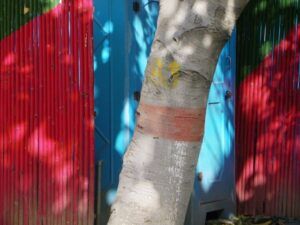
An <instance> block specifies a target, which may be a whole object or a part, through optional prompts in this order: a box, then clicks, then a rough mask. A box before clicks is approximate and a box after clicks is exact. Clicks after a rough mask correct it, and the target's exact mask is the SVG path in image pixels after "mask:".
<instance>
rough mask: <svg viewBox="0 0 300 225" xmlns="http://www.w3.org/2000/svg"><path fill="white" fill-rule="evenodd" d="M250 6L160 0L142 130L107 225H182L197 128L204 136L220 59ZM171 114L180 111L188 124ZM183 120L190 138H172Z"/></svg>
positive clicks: (235, 1) (227, 0)
mask: <svg viewBox="0 0 300 225" xmlns="http://www.w3.org/2000/svg"><path fill="white" fill-rule="evenodd" d="M246 4H247V0H160V14H159V19H158V28H157V32H156V35H155V40H154V42H153V46H152V51H151V55H150V58H149V60H148V65H147V69H146V80H145V82H144V86H143V89H142V97H141V105H140V107H139V109H138V124H137V127H136V130H135V133H134V137H133V140H132V142H131V144H130V146H129V148H128V150H127V152H126V154H125V156H124V164H123V170H122V173H121V175H120V184H119V188H118V192H117V199H116V202H115V203H114V205H113V207H112V214H111V217H110V220H109V223H108V224H110V225H142V224H153V225H177V224H178V225H182V224H183V223H184V219H185V214H186V210H187V206H188V202H189V197H190V194H191V192H192V189H193V181H194V170H195V166H196V163H197V159H198V154H199V149H200V142H201V141H202V140H201V136H202V135H201V134H199V138H197V137H196V136H193V130H195V131H196V130H197V131H198V130H199V127H200V128H201V129H200V133H201V130H202V132H203V120H204V114H203V113H201V112H204V111H205V107H206V100H207V96H208V91H209V87H210V84H211V81H212V76H213V74H214V70H215V67H216V63H217V59H218V56H219V54H220V51H221V50H222V48H223V46H224V44H225V43H226V41H227V40H228V38H229V36H230V34H231V31H232V29H233V27H234V24H235V22H236V19H237V18H238V16H239V14H240V13H241V11H242V9H243V8H244V7H245V5H246ZM145 106H149V107H148V108H151V109H152V108H153V109H154V110H148V111H147V110H145V109H146V108H147V107H145ZM155 108H157V109H158V110H157V111H156V110H155ZM184 109H187V111H188V112H187V113H186V112H185V111H184ZM173 112H174V113H175V114H176V113H178V112H183V115H182V116H185V117H186V118H184V119H183V118H179V117H180V116H174V115H172V113H173ZM194 112H197V113H194ZM198 112H199V113H198ZM195 118H196V119H197V120H199V123H195V122H194V121H195ZM182 119H183V120H182ZM201 120H202V121H201ZM174 121H175V122H174ZM178 121H179V122H180V121H183V125H184V126H185V125H186V126H187V127H189V128H190V130H186V131H184V132H186V135H185V134H182V135H181V134H178V133H176V132H175V131H174V132H175V133H174V132H173V129H174V130H176V129H177V130H180V131H181V132H182V133H184V132H183V130H182V129H183V128H182V126H181V125H180V124H178V123H179V122H178ZM185 123H186V124H185ZM159 129H161V130H162V131H159ZM172 132H173V133H172ZM173 134H175V135H174V136H170V135H173Z"/></svg>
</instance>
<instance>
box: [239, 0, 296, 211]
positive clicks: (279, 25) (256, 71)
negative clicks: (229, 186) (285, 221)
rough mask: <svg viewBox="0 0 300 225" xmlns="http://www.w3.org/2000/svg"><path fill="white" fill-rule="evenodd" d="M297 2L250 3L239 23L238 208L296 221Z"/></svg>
mask: <svg viewBox="0 0 300 225" xmlns="http://www.w3.org/2000/svg"><path fill="white" fill-rule="evenodd" d="M299 15H300V1H298V0H274V1H266V0H253V1H251V2H250V4H249V7H248V8H247V9H246V11H245V12H244V14H243V16H242V18H241V20H240V22H239V24H238V46H237V47H238V55H237V59H238V62H237V64H238V79H239V82H238V90H237V106H236V109H237V118H236V128H237V131H236V133H237V134H236V152H237V159H236V161H237V166H236V172H237V173H236V174H237V177H236V179H237V197H238V204H239V205H238V209H239V212H240V213H244V214H254V215H257V214H264V215H275V216H290V217H300V191H299V190H300V25H299Z"/></svg>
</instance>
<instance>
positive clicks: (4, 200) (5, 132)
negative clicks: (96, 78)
mask: <svg viewBox="0 0 300 225" xmlns="http://www.w3.org/2000/svg"><path fill="white" fill-rule="evenodd" d="M59 2H61V3H59ZM92 47H93V46H92V1H91V0H63V1H58V0H43V1H41V0H31V1H19V0H1V3H0V225H42V224H43V225H48V224H49V225H50V224H51V225H54V224H55V225H66V224H70V225H76V224H82V225H91V224H93V213H94V212H93V211H94V202H93V199H94V196H93V193H94V190H93V189H94V156H93V154H94V146H93V145H94V140H93V132H94V124H93V119H94V115H93V97H94V93H93V56H92V49H93V48H92Z"/></svg>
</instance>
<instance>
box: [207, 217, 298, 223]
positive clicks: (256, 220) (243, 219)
mask: <svg viewBox="0 0 300 225" xmlns="http://www.w3.org/2000/svg"><path fill="white" fill-rule="evenodd" d="M206 225H300V219H291V218H283V217H266V216H256V217H249V216H239V217H233V218H231V219H228V220H225V219H219V220H209V221H207V222H206Z"/></svg>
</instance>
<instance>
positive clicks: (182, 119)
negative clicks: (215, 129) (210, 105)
mask: <svg viewBox="0 0 300 225" xmlns="http://www.w3.org/2000/svg"><path fill="white" fill-rule="evenodd" d="M137 117H138V118H137V128H136V129H137V130H138V131H140V132H142V133H147V134H151V135H153V136H154V137H158V138H164V139H169V140H176V141H189V142H196V141H200V140H201V137H202V135H203V129H204V119H205V108H197V109H192V108H175V107H164V106H156V105H149V104H144V103H143V104H140V106H139V108H138V112H137Z"/></svg>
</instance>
